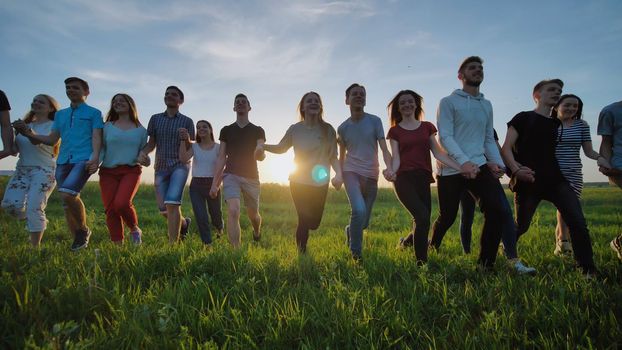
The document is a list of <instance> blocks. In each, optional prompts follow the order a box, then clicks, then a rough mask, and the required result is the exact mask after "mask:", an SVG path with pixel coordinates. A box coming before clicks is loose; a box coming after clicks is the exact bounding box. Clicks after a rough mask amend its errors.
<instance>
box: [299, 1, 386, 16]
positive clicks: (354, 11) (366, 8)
mask: <svg viewBox="0 0 622 350" xmlns="http://www.w3.org/2000/svg"><path fill="white" fill-rule="evenodd" d="M289 11H290V12H291V13H293V14H296V15H297V16H299V17H304V18H309V19H315V20H317V19H321V17H323V16H345V15H348V16H349V15H355V16H360V17H370V16H373V15H374V14H375V13H376V12H375V10H374V8H373V6H372V5H371V4H370V3H369V2H368V1H330V2H323V1H308V2H296V3H294V4H292V5H291V7H290V8H289Z"/></svg>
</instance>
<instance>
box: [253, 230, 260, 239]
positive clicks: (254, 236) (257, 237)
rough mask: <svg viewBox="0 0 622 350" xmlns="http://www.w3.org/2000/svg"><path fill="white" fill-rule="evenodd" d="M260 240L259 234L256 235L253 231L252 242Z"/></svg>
mask: <svg viewBox="0 0 622 350" xmlns="http://www.w3.org/2000/svg"><path fill="white" fill-rule="evenodd" d="M260 240H261V233H259V234H258V235H256V234H255V231H253V241H255V242H259V241H260Z"/></svg>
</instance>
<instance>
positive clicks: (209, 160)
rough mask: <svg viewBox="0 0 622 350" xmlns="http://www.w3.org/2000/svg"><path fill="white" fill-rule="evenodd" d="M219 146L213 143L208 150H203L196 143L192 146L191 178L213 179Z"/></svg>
mask: <svg viewBox="0 0 622 350" xmlns="http://www.w3.org/2000/svg"><path fill="white" fill-rule="evenodd" d="M219 150H220V145H219V144H218V143H215V144H214V146H213V147H212V148H210V149H203V148H201V146H199V144H198V143H193V144H192V153H194V156H192V177H214V173H215V172H216V171H215V170H216V160H217V159H218V151H219Z"/></svg>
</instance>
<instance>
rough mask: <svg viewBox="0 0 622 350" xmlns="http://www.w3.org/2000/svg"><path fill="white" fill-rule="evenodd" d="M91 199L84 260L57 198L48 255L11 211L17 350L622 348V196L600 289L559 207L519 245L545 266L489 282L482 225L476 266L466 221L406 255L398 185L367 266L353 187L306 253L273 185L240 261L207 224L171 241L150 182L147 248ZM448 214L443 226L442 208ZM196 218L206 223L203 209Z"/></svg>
mask: <svg viewBox="0 0 622 350" xmlns="http://www.w3.org/2000/svg"><path fill="white" fill-rule="evenodd" d="M5 184H6V179H3V180H2V182H0V192H1V191H2V189H3V188H4V185H5ZM434 192H435V191H434ZM508 195H509V193H508ZM83 199H84V201H85V203H86V206H87V210H88V223H89V225H90V227H91V228H92V230H93V231H94V235H93V236H92V239H91V243H90V245H89V247H88V249H86V250H83V251H80V252H77V253H73V252H71V251H70V250H69V247H70V245H71V239H70V236H69V234H68V233H67V231H66V226H65V223H64V217H63V212H62V208H61V205H60V201H59V197H58V195H57V194H56V193H55V194H53V195H52V198H51V200H50V203H49V206H48V210H47V213H48V218H49V220H50V223H49V226H48V229H47V231H46V233H45V236H44V239H43V245H42V248H41V249H40V250H33V249H32V248H31V247H30V244H29V242H28V235H27V233H26V231H25V228H24V226H25V225H24V223H23V222H17V221H15V220H13V219H12V218H11V217H9V216H7V215H6V214H4V213H0V230H1V232H2V233H3V234H2V235H1V236H0V271H1V275H0V300H2V301H3V302H2V306H1V308H2V311H1V313H0V336H1V342H0V347H1V348H54V349H56V348H104V349H125V348H149V349H153V348H171V349H177V348H185V349H189V348H221V347H222V348H234V349H238V348H242V349H251V348H267V349H274V348H286V349H289V348H312V349H316V348H331V349H348V348H357V349H361V348H362V349H368V348H398V349H406V348H417V349H421V348H439V349H452V348H454V349H480V348H494V349H508V348H544V349H547V348H556V349H557V348H568V349H574V348H598V349H617V348H621V347H622V305H621V302H622V265H621V264H620V262H619V261H618V260H617V258H616V257H615V256H614V254H613V252H612V251H611V249H609V246H608V244H609V241H610V240H611V239H612V238H613V237H614V236H615V235H616V234H618V233H620V232H622V215H621V210H620V208H622V191H619V190H618V189H614V188H608V187H601V188H589V187H588V188H587V189H586V190H585V192H584V198H583V203H584V209H585V213H586V216H587V219H588V224H589V227H590V233H591V237H592V241H593V246H594V251H595V259H596V263H597V265H598V267H599V269H600V270H601V272H602V278H601V279H599V280H585V279H584V278H583V277H582V275H581V274H580V273H579V272H577V271H576V270H575V269H574V267H573V260H572V259H560V258H558V257H555V256H554V255H553V253H552V252H553V248H554V227H555V216H554V209H553V207H552V206H551V205H549V204H548V203H547V204H544V205H541V207H540V209H539V211H538V213H537V214H536V216H535V218H534V221H533V225H532V227H531V229H530V231H529V232H528V233H527V234H526V235H525V236H524V237H523V238H521V241H520V244H519V252H520V253H521V255H522V257H523V259H524V260H526V261H527V262H528V263H529V265H532V266H534V267H536V268H537V269H538V274H537V275H536V276H533V277H529V276H520V275H517V274H515V273H514V272H513V271H512V270H511V269H510V268H509V267H508V264H507V262H506V259H505V258H504V257H502V256H500V257H499V259H498V260H497V265H496V269H495V272H493V273H490V274H484V273H480V272H477V271H476V269H475V266H476V258H477V254H478V253H479V247H478V243H477V242H478V240H479V231H480V229H481V215H476V221H475V224H474V227H473V229H474V237H473V242H474V244H473V250H474V251H473V253H472V254H471V255H464V254H462V249H461V247H460V242H459V235H458V231H457V227H458V225H457V223H456V224H454V226H453V227H452V229H451V230H450V231H449V232H448V233H447V235H446V237H445V240H444V241H443V247H442V250H441V251H440V252H435V253H432V254H431V256H430V261H429V264H428V265H427V266H425V267H422V268H418V267H416V265H415V259H414V256H413V253H412V252H411V251H399V250H396V249H395V246H396V243H397V241H398V238H399V237H400V236H403V235H405V234H406V233H407V232H408V231H409V228H410V218H409V216H408V215H407V212H406V210H405V209H403V208H402V206H401V205H400V204H399V203H398V202H397V200H396V198H395V195H394V193H393V191H392V190H390V189H382V190H380V193H379V195H378V199H377V202H376V205H375V207H374V212H373V218H372V224H371V227H370V228H369V230H368V231H367V232H366V234H365V239H364V259H363V261H362V262H361V263H360V264H357V263H354V262H353V261H352V260H351V259H350V255H349V253H348V249H347V248H346V246H345V244H344V234H343V227H344V226H345V225H346V224H347V222H348V220H349V206H348V201H347V198H346V196H345V193H344V191H343V190H342V191H340V192H334V191H331V192H330V194H329V199H328V203H327V206H326V210H325V215H324V218H323V221H322V225H321V226H320V228H319V229H318V230H317V231H314V232H312V233H311V237H310V239H309V247H308V254H307V255H305V256H299V255H298V254H297V252H296V248H295V243H294V230H295V225H296V215H295V211H294V208H293V204H292V202H291V198H290V195H289V189H288V188H287V187H281V186H276V185H264V186H263V187H262V198H261V212H262V215H263V219H264V224H263V230H262V232H263V237H262V240H261V242H260V243H258V244H256V243H251V241H252V239H251V228H250V224H249V222H248V220H247V219H246V218H244V220H243V222H242V227H243V238H242V240H243V247H242V249H240V250H238V251H232V250H231V249H230V247H229V244H228V243H227V241H226V239H225V238H221V239H219V240H217V241H216V242H215V244H214V247H213V249H211V250H207V249H204V248H203V246H202V244H201V242H200V239H199V237H198V234H197V231H196V227H192V229H191V236H190V238H189V239H188V240H187V241H185V242H183V243H182V244H179V245H176V246H172V247H171V246H169V245H168V243H167V234H166V225H165V222H164V220H163V219H162V218H161V217H160V216H159V215H158V213H157V208H156V205H155V198H154V194H153V187H151V186H149V185H144V186H142V187H141V189H140V191H139V193H138V195H137V197H136V200H135V204H136V207H137V210H138V214H139V218H140V221H141V227H142V229H143V232H144V244H143V245H142V246H141V247H138V248H136V247H133V246H132V245H130V244H127V243H126V244H125V245H124V246H121V247H119V246H114V245H113V244H111V243H110V241H109V238H108V233H107V230H106V225H105V221H104V219H105V218H104V214H103V209H102V205H101V201H100V198H99V188H98V187H97V184H94V183H89V184H88V185H87V188H86V189H85V191H84V192H83ZM433 203H434V204H433V207H434V209H433V214H432V220H434V219H435V218H436V216H437V210H438V206H437V203H436V197H434V198H433ZM183 211H184V214H186V215H191V214H192V213H191V209H190V202H189V200H187V198H186V201H185V202H184V205H183ZM193 226H194V224H193Z"/></svg>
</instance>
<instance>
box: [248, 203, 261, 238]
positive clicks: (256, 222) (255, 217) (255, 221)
mask: <svg viewBox="0 0 622 350" xmlns="http://www.w3.org/2000/svg"><path fill="white" fill-rule="evenodd" d="M246 213H247V214H248V218H249V219H250V220H251V224H252V225H253V237H254V238H255V239H257V238H259V237H261V231H260V230H261V215H259V209H250V208H247V209H246Z"/></svg>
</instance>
